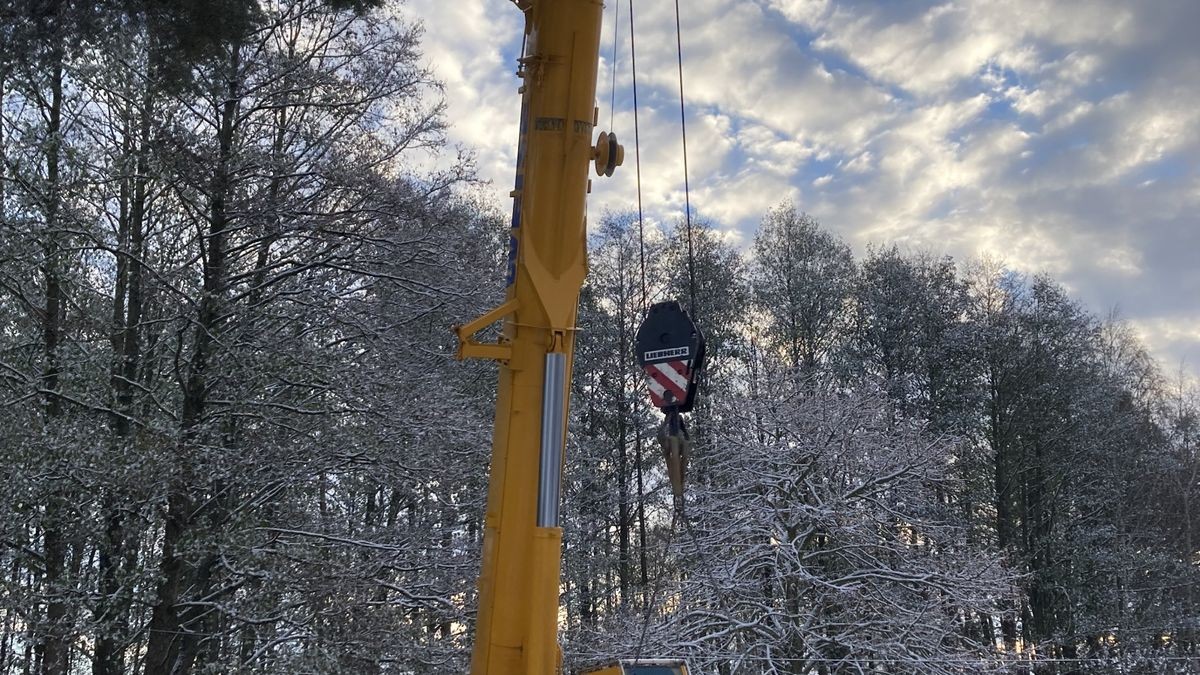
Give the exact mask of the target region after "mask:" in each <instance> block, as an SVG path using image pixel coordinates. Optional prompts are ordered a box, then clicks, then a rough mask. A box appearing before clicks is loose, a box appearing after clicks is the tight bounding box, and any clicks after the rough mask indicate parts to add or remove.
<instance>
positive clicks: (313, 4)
mask: <svg viewBox="0 0 1200 675" xmlns="http://www.w3.org/2000/svg"><path fill="white" fill-rule="evenodd" d="M371 4H377V3H368V2H345V1H329V0H279V1H277V2H276V1H272V2H261V3H245V2H233V1H230V2H215V1H212V2H199V3H160V2H145V3H139V2H124V1H122V2H68V1H65V0H64V1H61V2H5V3H4V4H3V5H2V7H3V10H2V14H3V20H0V36H2V37H3V40H4V47H3V49H0V97H2V117H0V155H2V157H0V160H2V163H0V221H2V222H0V494H2V495H3V496H2V498H0V673H4V674H17V673H48V674H49V673H56V674H66V673H82V672H90V673H94V674H96V675H101V674H107V675H113V674H116V673H145V674H147V675H151V674H164V675H165V674H167V673H199V672H209V673H217V672H223V673H232V672H245V673H249V672H258V673H302V672H307V673H315V672H328V673H332V672H345V673H369V672H381V671H384V670H387V671H389V672H411V671H412V670H414V669H415V668H422V667H423V668H425V670H423V671H422V672H453V671H455V670H457V668H456V667H452V666H446V665H445V663H446V662H447V659H452V660H453V659H460V653H461V642H455V641H453V640H447V639H445V638H446V636H447V635H449V633H450V632H451V631H452V630H453V631H455V632H456V634H461V632H462V631H463V626H464V625H465V622H466V619H465V617H467V616H468V615H469V608H468V607H467V605H468V603H469V602H470V595H471V592H472V591H471V589H472V588H473V585H474V579H475V575H476V565H477V563H475V562H474V561H475V558H474V556H475V550H476V548H477V542H476V539H477V538H478V537H476V535H475V533H476V532H477V531H478V530H479V529H480V527H479V522H480V520H481V518H482V507H483V501H482V500H483V495H484V485H485V481H486V466H487V457H488V448H489V445H490V443H489V441H490V431H489V429H490V421H491V405H490V403H489V396H490V395H491V388H492V385H491V381H492V376H491V375H490V374H489V372H488V370H487V369H486V368H485V367H482V366H480V365H477V364H457V363H453V361H452V360H451V358H450V356H449V355H451V354H452V353H453V349H454V343H453V335H452V333H451V332H450V331H449V328H448V327H449V326H450V325H451V324H453V323H455V322H459V321H462V320H463V318H464V317H470V316H474V315H476V314H478V313H480V312H482V311H483V309H485V308H486V307H488V306H490V304H491V303H492V302H493V301H494V299H495V296H496V295H497V294H498V293H499V289H500V287H501V285H502V282H501V276H500V274H499V272H498V271H497V270H498V266H499V262H500V260H499V257H498V253H497V248H498V246H497V242H498V241H499V240H500V233H501V232H502V231H503V225H502V223H501V221H500V219H499V218H498V217H497V216H496V215H495V214H494V212H493V211H492V209H490V208H485V207H482V206H480V205H479V204H477V203H474V202H472V201H471V199H469V198H468V197H466V196H464V195H469V194H470V191H469V190H458V189H457V186H461V185H463V182H464V181H465V180H467V179H468V178H469V177H470V173H471V167H470V162H469V157H465V156H464V157H458V156H457V155H456V154H455V153H453V152H447V151H446V149H445V147H444V145H445V138H444V127H445V123H446V121H445V119H444V117H443V114H442V104H441V98H440V94H439V87H438V84H437V82H435V81H434V80H433V79H432V76H431V75H430V73H429V72H427V71H426V70H425V69H424V67H423V65H422V58H421V56H420V54H419V51H418V38H419V35H420V31H419V28H418V27H417V26H415V25H411V24H407V23H405V22H403V21H400V20H398V19H396V18H395V17H394V16H392V15H391V14H388V13H386V12H383V11H369V9H370V8H369V7H367V5H371ZM424 165H430V166H442V167H445V169H444V170H437V171H434V170H422V169H421V168H420V167H422V166H424ZM468 269H469V270H472V271H471V273H469V274H468V273H457V272H453V273H447V270H468ZM455 640H458V638H455ZM453 662H454V663H458V661H453ZM421 664H433V665H428V666H422V665H421ZM438 664H441V665H438Z"/></svg>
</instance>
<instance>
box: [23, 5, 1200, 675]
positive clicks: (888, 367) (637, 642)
mask: <svg viewBox="0 0 1200 675" xmlns="http://www.w3.org/2000/svg"><path fill="white" fill-rule="evenodd" d="M378 4H380V3H377V2H370V1H359V2H354V1H348V0H276V1H273V2H260V3H244V2H233V1H232V0H229V1H224V0H206V1H205V2H192V3H158V2H148V1H147V2H140V1H137V0H121V1H120V2H117V1H113V2H69V1H67V0H63V1H60V2H49V3H48V2H22V1H18V0H9V1H8V2H4V3H3V4H0V18H2V19H3V20H2V21H0V38H2V39H3V41H4V44H3V49H0V485H2V487H0V495H2V497H0V674H4V675H8V674H14V675H15V674H17V673H21V674H24V673H50V674H55V675H59V674H62V675H65V674H67V673H79V672H90V673H93V674H96V675H101V674H103V675H115V674H117V673H145V674H146V675H160V674H161V675H165V674H168V673H170V674H177V673H178V674H182V673H200V672H239V673H336V672H341V673H372V672H391V673H428V674H435V673H439V674H440V673H453V672H464V671H465V670H466V668H467V660H468V656H469V647H470V634H471V622H472V621H473V616H474V606H473V603H474V594H475V580H476V575H477V573H478V556H479V545H480V539H481V530H482V527H481V525H482V522H481V521H482V516H483V501H484V499H485V495H486V484H487V483H486V481H487V464H488V457H489V452H490V445H491V424H492V401H493V396H494V390H495V369H494V367H492V366H490V365H489V364H486V363H478V362H468V363H458V362H455V361H453V359H452V354H453V350H454V346H455V345H454V343H453V336H452V333H451V332H450V330H449V326H450V325H452V324H455V323H461V322H463V321H464V320H467V319H470V318H473V317H475V316H478V315H479V314H481V313H482V312H483V311H484V310H486V309H488V308H490V307H492V306H494V304H495V303H496V301H497V299H498V297H499V296H500V294H501V292H502V291H501V288H502V285H503V281H502V279H503V271H502V266H503V262H504V260H503V242H504V230H505V227H506V224H505V223H504V222H503V217H502V216H500V215H497V214H499V213H500V212H501V210H500V209H497V208H495V207H494V206H492V205H488V204H481V203H479V202H478V201H477V200H474V199H472V198H471V197H470V195H471V194H472V190H471V189H470V185H471V180H472V179H471V165H470V158H469V156H466V155H461V154H458V153H455V152H452V151H451V150H450V149H449V148H447V147H445V138H444V128H445V124H446V120H445V119H444V117H443V111H442V106H441V102H440V97H439V92H438V84H437V82H436V81H434V80H433V79H432V77H431V75H430V73H428V72H426V71H425V70H424V69H423V67H422V65H421V63H422V61H421V56H420V53H419V37H420V31H419V27H417V26H414V25H411V24H409V23H406V22H405V21H403V20H401V19H399V18H397V16H396V15H395V14H394V13H389V11H388V10H387V9H379V8H376V7H375V5H378ZM430 166H433V167H444V168H442V169H436V170H435V169H429V168H425V167H430ZM601 220H602V221H603V222H602V223H601V224H600V225H599V226H598V228H597V232H596V234H595V235H594V237H593V241H592V244H591V276H590V277H589V281H588V285H587V287H586V288H585V291H584V296H583V300H582V304H581V315H580V329H581V333H580V335H581V337H580V340H579V342H578V353H577V355H576V366H575V377H574V391H573V398H572V414H573V418H572V423H571V427H570V429H571V432H570V434H569V439H568V440H569V445H568V452H569V456H568V464H567V467H568V469H567V470H568V480H567V482H566V484H565V486H564V492H565V494H564V527H565V530H566V535H565V536H566V539H565V541H566V544H565V553H564V556H565V557H564V574H563V596H562V602H563V607H564V613H563V617H564V621H563V634H562V638H563V643H564V648H565V651H566V663H567V664H568V665H577V664H581V663H583V662H585V661H589V660H592V659H595V658H599V657H605V656H618V655H622V656H634V655H639V654H640V655H643V656H647V655H653V654H676V655H686V656H689V657H690V658H691V659H692V660H693V665H694V666H696V668H697V669H698V672H711V671H712V670H719V672H723V673H734V672H736V673H810V672H813V671H816V672H821V673H833V672H863V671H868V670H872V671H873V672H892V673H910V672H931V673H939V672H946V673H948V672H981V671H983V670H986V668H988V667H992V666H995V667H996V668H999V669H1005V668H1009V667H1010V665H1011V663H1010V662H1011V661H1013V660H1019V659H1026V658H1029V657H1030V656H1031V655H1034V656H1036V657H1037V658H1039V659H1043V661H1042V664H1041V666H1040V667H1042V668H1049V669H1051V670H1053V669H1055V668H1058V670H1059V671H1060V672H1070V671H1071V670H1072V667H1073V666H1072V665H1071V664H1075V666H1078V665H1079V664H1090V665H1088V666H1087V667H1075V670H1083V671H1085V672H1100V671H1098V670H1097V669H1096V663H1098V662H1097V661H1086V662H1085V661H1075V662H1072V661H1069V660H1070V659H1106V660H1108V661H1109V662H1112V663H1114V664H1117V666H1114V667H1120V668H1123V669H1124V670H1123V671H1122V672H1171V671H1170V670H1169V669H1174V670H1175V671H1177V672H1189V670H1188V669H1189V668H1192V669H1193V670H1194V668H1195V661H1187V660H1185V659H1186V658H1188V657H1195V656H1196V631H1197V606H1196V598H1195V591H1194V589H1195V587H1196V583H1197V581H1200V579H1197V576H1198V575H1197V558H1196V556H1197V543H1196V542H1197V514H1196V513H1195V511H1196V504H1197V502H1198V496H1200V495H1198V494H1197V491H1198V488H1197V484H1198V478H1200V463H1198V459H1197V429H1196V420H1197V417H1196V415H1197V409H1196V406H1197V401H1196V397H1195V392H1194V391H1191V390H1189V389H1187V388H1186V387H1185V386H1183V384H1182V383H1181V382H1180V381H1178V380H1177V379H1176V378H1172V377H1170V376H1169V374H1164V373H1162V372H1160V370H1159V369H1158V367H1157V366H1156V364H1154V362H1153V361H1152V359H1150V358H1149V357H1148V356H1147V354H1146V353H1145V350H1144V349H1143V348H1142V347H1141V346H1140V345H1138V343H1137V341H1136V340H1135V339H1133V337H1132V336H1131V335H1130V333H1129V330H1128V329H1127V328H1125V327H1123V326H1122V325H1121V324H1120V323H1119V322H1117V321H1113V320H1103V321H1101V320H1098V319H1097V318H1095V317H1093V316H1091V315H1090V314H1088V313H1087V312H1086V311H1084V310H1083V309H1082V308H1080V307H1079V306H1078V305H1077V304H1075V303H1074V302H1072V301H1071V300H1070V298H1068V297H1067V296H1066V294H1065V293H1064V292H1063V291H1062V289H1061V288H1059V287H1058V286H1056V285H1055V284H1054V283H1053V282H1052V281H1051V280H1049V279H1043V278H1025V277H1022V276H1020V275H1018V274H1015V273H1013V272H1010V271H1007V270H1005V269H1003V268H1002V267H1000V266H998V265H990V264H986V263H971V264H967V265H964V266H961V267H959V266H956V265H954V264H953V263H952V262H951V261H948V260H942V259H934V258H929V257H922V256H915V257H914V256H909V255H902V254H901V253H899V252H897V251H896V250H894V249H880V250H875V251H872V252H870V253H869V254H868V255H867V257H866V258H865V259H864V260H855V259H854V258H853V256H852V255H851V253H850V250H849V249H848V247H847V246H846V245H845V244H844V243H842V242H840V241H838V240H837V239H836V238H834V237H832V236H831V235H830V234H828V233H826V232H824V231H822V230H821V229H820V227H819V226H818V225H817V223H816V222H815V221H814V220H812V219H811V218H809V217H807V216H804V215H802V214H799V213H796V212H795V211H794V210H793V209H792V208H791V207H789V206H786V205H784V206H781V207H779V208H777V209H775V210H773V211H771V212H770V213H768V214H767V215H766V216H765V218H764V220H763V223H762V227H761V229H760V232H759V234H758V237H757V239H756V241H755V244H754V246H753V249H752V250H751V251H748V252H746V253H742V252H740V251H739V250H737V249H736V248H735V247H733V246H731V245H729V244H727V243H725V242H724V241H722V240H721V238H720V237H719V236H718V235H717V234H716V230H715V229H712V228H707V227H699V228H697V229H696V230H695V232H694V233H693V234H692V241H691V242H690V248H692V249H693V250H694V251H695V259H694V274H689V269H688V268H689V261H688V258H687V255H686V251H688V250H689V242H688V241H687V238H688V235H687V232H686V228H683V227H682V226H673V227H669V228H667V230H666V231H665V232H660V231H659V230H658V229H657V228H653V227H651V228H649V232H648V235H647V238H646V241H645V246H646V250H645V255H644V259H645V261H646V270H645V275H644V277H643V273H642V269H643V267H642V260H643V255H642V253H643V251H642V250H641V247H640V246H639V237H638V235H637V232H638V227H637V224H636V222H634V221H633V220H632V219H631V218H630V217H628V216H624V215H610V216H607V217H605V218H602V219H601ZM667 297H672V298H677V299H679V300H681V301H682V302H683V303H684V304H685V306H689V307H690V308H691V310H692V311H693V313H694V314H695V316H696V318H697V320H698V322H699V323H700V325H701V326H702V327H703V329H704V331H705V333H706V335H707V337H708V339H709V345H710V352H711V354H712V361H711V365H710V367H709V369H708V371H707V372H706V374H705V378H704V380H703V383H702V394H701V403H700V406H699V407H698V409H697V411H696V412H695V414H694V415H693V416H692V417H691V420H690V424H691V430H692V434H693V436H694V438H695V447H694V448H693V450H692V453H691V463H690V468H689V495H688V499H687V508H686V518H675V517H673V515H672V513H671V508H670V506H669V503H670V501H671V500H670V497H669V488H667V487H666V485H665V483H666V481H665V476H664V471H663V465H662V459H661V457H660V455H659V450H658V448H657V444H656V441H655V440H654V431H655V426H656V424H657V414H656V412H655V411H653V410H651V409H650V408H649V406H648V403H647V397H646V394H645V389H644V385H643V378H642V375H641V373H640V372H638V371H637V369H636V367H635V366H634V365H633V358H632V336H633V334H634V332H635V331H636V328H637V326H638V324H639V323H640V320H641V312H642V310H643V308H644V306H645V304H646V303H647V302H654V301H656V300H659V299H663V298H667ZM1051 658H1052V659H1058V661H1057V662H1051V661H1046V660H1045V659H1051ZM1060 666H1061V667H1060ZM705 669H708V670H705ZM1139 669H1140V670H1139Z"/></svg>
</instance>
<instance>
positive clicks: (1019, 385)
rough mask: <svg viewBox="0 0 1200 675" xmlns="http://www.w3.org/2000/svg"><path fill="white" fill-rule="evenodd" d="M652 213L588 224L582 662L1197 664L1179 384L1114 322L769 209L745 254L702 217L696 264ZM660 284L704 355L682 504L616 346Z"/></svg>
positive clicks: (577, 586)
mask: <svg viewBox="0 0 1200 675" xmlns="http://www.w3.org/2000/svg"><path fill="white" fill-rule="evenodd" d="M667 229H668V232H667V233H666V235H665V236H651V237H650V239H649V241H645V240H643V238H641V237H639V235H638V227H637V223H636V222H635V220H634V219H633V218H632V217H630V216H623V215H609V216H608V217H607V218H606V220H605V222H604V224H603V225H602V226H601V228H600V231H599V232H598V234H597V235H596V236H595V237H594V239H593V242H592V247H591V260H592V271H591V276H590V277H589V281H588V287H587V290H586V293H585V298H584V303H583V314H582V317H583V318H582V319H581V324H582V326H583V328H584V329H585V330H584V332H583V333H582V336H581V340H580V347H579V354H578V355H577V359H576V368H575V393H574V399H573V406H574V413H575V415H576V420H575V423H574V427H573V428H574V432H575V433H574V440H575V442H574V444H573V446H572V451H573V452H574V453H575V456H574V458H573V459H572V461H571V462H570V467H571V471H572V476H573V479H574V480H573V481H572V482H571V486H572V494H570V495H569V496H568V498H567V499H568V507H567V508H568V512H569V513H571V514H572V516H571V517H572V521H571V522H570V523H569V525H568V527H569V530H568V532H569V534H568V550H567V554H566V555H567V557H566V565H565V569H566V570H567V572H566V577H565V583H566V586H565V589H566V606H567V624H568V630H567V633H566V635H567V637H568V647H567V650H568V653H569V654H570V655H573V656H575V657H576V659H577V661H579V660H587V659H588V658H594V657H598V656H599V655H600V654H603V653H613V652H614V651H615V652H617V653H624V654H641V655H648V654H654V653H668V654H687V655H689V656H690V657H691V658H692V661H693V665H694V666H703V667H705V668H710V669H715V670H717V671H719V672H722V673H734V672H736V673H810V672H816V673H834V672H863V671H870V672H889V673H917V672H922V673H961V672H989V671H991V670H993V669H994V670H995V672H1018V667H1019V666H1020V664H1022V663H1024V667H1025V668H1026V671H1028V670H1029V669H1030V668H1032V669H1035V670H1037V672H1060V673H1066V672H1146V673H1150V672H1155V673H1157V672H1194V671H1195V668H1197V667H1198V666H1200V661H1198V660H1197V656H1198V655H1197V644H1196V641H1197V628H1198V621H1200V613H1198V612H1200V608H1198V606H1197V604H1196V601H1197V597H1196V594H1197V590H1196V589H1197V588H1198V583H1200V570H1198V565H1197V555H1198V551H1197V541H1198V538H1197V537H1198V535H1200V530H1197V518H1196V516H1197V503H1198V501H1200V485H1198V483H1197V478H1198V477H1200V456H1198V454H1197V449H1198V448H1197V440H1198V437H1197V431H1198V429H1197V403H1198V400H1197V397H1196V392H1195V390H1193V389H1190V388H1189V386H1188V385H1187V384H1186V380H1185V378H1184V377H1183V376H1182V375H1181V374H1176V375H1175V376H1172V375H1171V374H1170V373H1164V372H1163V371H1162V370H1161V369H1160V368H1159V366H1158V365H1157V364H1156V363H1155V362H1154V360H1153V359H1152V358H1151V357H1150V356H1149V355H1148V354H1147V352H1146V350H1145V349H1144V347H1143V346H1142V345H1140V344H1139V343H1138V341H1137V339H1136V338H1135V337H1134V336H1133V334H1132V332H1131V330H1130V328H1129V327H1128V326H1126V325H1125V324H1123V323H1121V322H1120V321H1119V320H1118V319H1116V318H1114V317H1107V318H1105V319H1100V318H1097V317H1096V316H1094V315H1092V314H1090V313H1089V312H1088V311H1086V310H1085V309H1084V308H1082V307H1080V306H1079V305H1078V304H1077V303H1076V302H1074V301H1073V300H1071V299H1070V298H1069V297H1068V295H1067V293H1066V292H1065V291H1064V290H1063V289H1062V287H1060V286H1059V285H1057V284H1056V283H1055V282H1054V281H1053V280H1051V279H1049V278H1046V277H1043V276H1033V277H1029V276H1025V275H1022V274H1019V273H1016V272H1014V271H1012V270H1009V269H1006V268H1005V267H1004V266H1002V265H1000V264H997V263H994V262H988V261H973V262H968V263H966V264H963V265H956V264H955V263H954V262H953V261H952V260H950V259H948V258H936V257H932V256H928V255H922V254H916V255H909V254H904V253H901V252H900V251H899V250H897V249H896V248H894V247H883V248H874V249H871V250H870V251H868V253H867V255H866V256H865V258H863V259H861V260H855V259H854V257H853V256H852V255H851V251H850V249H849V247H848V246H847V245H846V244H845V243H843V242H841V241H839V240H838V239H837V238H836V237H834V236H833V235H831V234H830V233H828V232H827V231H824V230H822V229H821V227H820V226H819V224H818V223H817V221H816V220H814V219H813V218H812V217H810V216H807V215H804V214H802V213H798V212H797V211H796V210H795V208H794V207H793V206H791V205H789V204H784V205H781V206H779V207H777V208H775V209H773V210H771V211H769V212H768V213H767V214H766V215H765V216H764V218H763V220H762V223H761V225H760V228H759V230H758V233H757V235H756V237H755V240H754V243H753V246H752V248H751V250H750V251H748V252H747V253H746V254H741V253H740V252H739V251H738V250H737V249H736V248H735V247H733V246H731V245H730V244H728V243H725V242H724V241H722V239H721V238H720V237H719V235H718V234H717V233H716V231H715V230H714V229H710V228H704V227H701V228H697V229H694V232H693V234H692V248H693V249H694V250H695V251H696V255H695V257H694V261H693V270H692V273H691V274H689V270H688V260H687V257H686V251H687V250H688V243H687V241H686V240H687V232H686V227H685V226H684V225H682V224H676V225H675V226H673V227H669V228H667ZM643 256H644V257H645V259H646V260H648V261H650V262H649V263H647V264H648V268H643V265H642V263H641V260H642V258H643ZM643 270H645V271H644V272H643ZM643 274H644V275H645V276H644V277H643ZM689 277H694V281H693V280H692V279H690V278H689ZM693 289H694V300H693V299H692V295H693ZM643 293H644V295H643ZM664 298H676V299H679V300H680V301H681V302H683V304H684V305H685V306H687V305H691V306H692V308H693V313H694V314H695V318H696V320H697V323H698V324H699V325H700V326H701V327H702V329H703V330H704V331H705V334H706V335H707V337H708V339H709V345H710V349H709V351H710V354H711V365H710V366H709V368H708V372H707V376H706V378H705V379H704V381H703V384H702V387H701V395H702V399H701V402H700V405H699V406H698V409H697V411H696V413H695V414H694V415H693V416H692V433H693V436H694V437H695V439H696V441H695V447H694V448H693V451H692V454H691V463H690V468H689V482H690V486H689V497H688V504H687V511H686V514H685V515H686V517H685V518H683V519H680V518H677V517H673V516H672V514H671V507H670V506H669V504H670V501H671V500H670V497H669V492H670V490H669V487H668V486H667V484H666V480H665V476H664V475H663V474H664V472H663V468H662V460H661V458H660V451H659V448H658V444H657V442H656V441H655V439H654V429H655V425H656V424H657V423H658V420H659V419H660V415H659V414H658V412H657V411H656V410H654V409H652V408H650V407H649V406H648V404H647V402H646V396H645V393H644V386H645V385H644V383H643V379H644V378H643V376H642V374H641V373H640V372H638V369H637V368H636V366H635V365H634V364H633V354H632V345H631V340H630V336H631V335H632V334H633V332H634V331H635V330H636V328H637V325H638V324H639V322H640V320H641V308H642V307H643V306H644V305H645V303H653V302H655V301H658V300H661V299H664ZM1028 661H1033V662H1034V663H1033V665H1032V666H1031V665H1030V664H1029V663H1028ZM1105 668H1108V669H1109V670H1105ZM700 672H709V671H708V670H701V671H700Z"/></svg>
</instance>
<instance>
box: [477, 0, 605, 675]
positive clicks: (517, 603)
mask: <svg viewBox="0 0 1200 675" xmlns="http://www.w3.org/2000/svg"><path fill="white" fill-rule="evenodd" d="M514 3H515V4H516V5H517V7H518V8H519V9H520V10H521V11H522V12H524V14H525V49H524V53H523V55H522V58H521V61H520V64H521V66H520V69H519V71H518V75H519V76H520V77H521V79H522V86H521V88H520V92H521V96H522V99H521V121H520V129H521V131H520V139H519V144H518V151H517V173H516V181H515V185H514V189H513V192H512V197H513V220H512V228H511V230H510V240H509V267H508V286H507V291H506V296H505V301H504V302H503V303H502V304H501V305H500V306H499V307H496V308H495V309H493V310H491V311H489V312H487V313H485V314H484V315H483V316H481V317H479V318H478V319H476V320H474V321H472V322H470V323H468V324H466V325H463V326H459V327H457V328H456V331H457V333H458V337H459V350H458V356H459V358H488V359H495V360H497V361H499V362H500V369H499V370H500V375H499V385H498V391H497V400H496V419H495V431H494V436H493V450H492V462H491V476H490V479H489V483H488V498H487V512H486V516H485V522H484V537H483V555H482V569H481V571H480V577H479V611H478V619H477V622H476V628H475V643H474V648H473V651H472V655H471V673H472V674H473V675H518V674H521V675H550V674H552V673H557V672H560V671H561V667H562V666H561V664H562V654H561V651H560V649H559V647H558V639H557V636H558V615H559V584H560V578H559V577H560V557H561V549H562V529H561V528H560V527H559V519H558V507H559V485H560V482H561V472H562V466H563V459H564V453H563V450H564V446H565V437H566V419H567V411H568V393H569V391H570V379H571V361H572V354H573V349H574V338H575V319H576V313H577V308H578V302H579V292H580V288H581V286H582V285H583V280H584V277H585V276H586V274H587V258H586V255H587V254H586V236H587V226H586V222H585V218H586V216H585V211H584V207H585V200H586V195H587V192H588V190H589V179H588V174H589V167H590V164H591V162H592V160H597V165H598V167H599V168H600V171H601V172H604V173H607V174H608V175H611V173H612V168H613V167H614V166H615V165H616V164H620V161H621V155H622V154H623V152H622V151H621V149H620V148H619V146H617V145H616V143H615V140H610V139H608V137H605V138H604V139H603V140H604V142H603V143H600V144H598V146H593V143H592V134H593V127H594V126H595V122H596V108H595V98H596V74H597V69H598V62H599V49H600V26H601V21H602V17H603V3H602V2H601V1H600V0H514ZM497 321H501V322H502V331H501V337H500V339H499V340H498V341H497V342H495V343H481V342H478V341H476V340H475V339H474V338H473V335H474V334H475V333H476V332H477V331H479V330H481V329H483V328H485V327H487V326H489V325H491V324H493V323H495V322H497Z"/></svg>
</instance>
